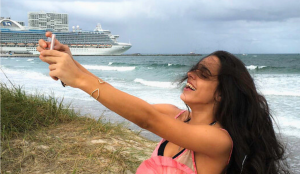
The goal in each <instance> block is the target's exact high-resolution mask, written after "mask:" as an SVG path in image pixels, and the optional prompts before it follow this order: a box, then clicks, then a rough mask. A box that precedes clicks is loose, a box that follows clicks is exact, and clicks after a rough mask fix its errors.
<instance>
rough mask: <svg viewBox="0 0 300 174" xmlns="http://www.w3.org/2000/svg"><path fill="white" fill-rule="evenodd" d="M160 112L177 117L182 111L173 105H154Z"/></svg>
mask: <svg viewBox="0 0 300 174" xmlns="http://www.w3.org/2000/svg"><path fill="white" fill-rule="evenodd" d="M152 106H153V107H154V108H155V109H156V110H157V111H158V112H160V113H162V114H165V115H168V116H170V117H173V118H174V117H175V116H176V115H177V114H178V113H180V112H181V111H182V109H179V108H178V107H176V106H175V105H172V104H153V105H152Z"/></svg>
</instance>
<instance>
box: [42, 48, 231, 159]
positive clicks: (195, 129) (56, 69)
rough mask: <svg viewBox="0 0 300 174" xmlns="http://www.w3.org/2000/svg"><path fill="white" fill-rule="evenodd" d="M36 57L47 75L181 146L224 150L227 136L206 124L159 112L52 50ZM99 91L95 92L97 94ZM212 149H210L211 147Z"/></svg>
mask: <svg viewBox="0 0 300 174" xmlns="http://www.w3.org/2000/svg"><path fill="white" fill-rule="evenodd" d="M40 59H41V60H42V61H44V62H47V63H48V64H50V65H49V70H50V73H49V74H50V76H51V77H57V78H59V79H60V80H62V81H63V82H64V83H66V84H67V85H69V86H71V87H75V88H79V89H81V90H83V91H85V92H86V93H88V94H90V95H92V96H93V97H94V98H95V99H97V100H98V101H99V102H101V103H102V104H103V105H104V106H106V107H107V108H109V109H110V110H112V111H114V112H116V113H117V114H119V115H121V116H122V117H124V118H126V119H128V120H129V121H131V122H133V123H135V124H137V125H138V126H140V127H142V128H144V129H147V130H149V131H151V132H153V133H155V134H156V135H158V136H161V137H163V138H165V139H167V140H169V141H171V142H173V143H175V144H177V145H179V146H181V147H184V148H187V149H190V150H193V151H196V152H201V153H204V154H207V155H210V156H218V155H220V154H224V153H228V152H229V151H230V149H231V139H230V137H229V135H228V134H227V133H226V132H224V131H222V130H221V129H219V128H216V127H213V126H208V125H189V124H185V123H183V122H181V121H179V120H176V119H174V118H171V117H168V116H167V115H166V114H165V113H163V112H159V110H157V109H156V108H155V107H154V106H153V105H150V104H149V103H147V102H145V101H144V100H141V99H139V98H137V97H134V96H132V95H129V94H127V93H125V92H122V91H120V90H118V89H116V88H114V87H112V86H111V85H110V84H109V83H108V82H104V83H102V80H101V79H100V81H99V79H98V78H97V77H95V76H94V75H91V73H87V72H84V71H83V70H82V69H80V68H79V67H78V66H77V65H76V63H75V62H74V61H73V59H72V57H71V56H70V55H69V54H67V53H64V52H59V51H56V50H43V51H42V52H41V54H40ZM98 92H99V95H98ZM211 149H214V150H211Z"/></svg>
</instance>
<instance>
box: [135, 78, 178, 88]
mask: <svg viewBox="0 0 300 174" xmlns="http://www.w3.org/2000/svg"><path fill="white" fill-rule="evenodd" d="M134 82H137V83H141V84H143V85H146V86H151V87H158V88H176V87H177V84H175V83H172V82H159V81H147V80H144V79H139V78H136V79H134Z"/></svg>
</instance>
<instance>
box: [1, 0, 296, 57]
mask: <svg viewBox="0 0 300 174" xmlns="http://www.w3.org/2000/svg"><path fill="white" fill-rule="evenodd" d="M299 9H300V0H86V1H84V0H1V16H2V17H11V19H13V20H16V21H24V22H25V24H26V25H27V24H28V19H27V15H28V12H41V11H43V12H55V13H67V14H68V18H69V28H70V29H71V27H72V26H77V25H79V26H80V28H82V29H83V30H94V28H95V27H96V25H97V24H98V23H100V24H101V25H102V28H103V29H105V30H110V31H111V32H112V34H114V35H120V38H119V39H118V41H119V42H125V43H131V44H132V48H131V49H130V50H128V51H127V52H126V53H142V54H152V53H153V54H154V53H160V54H163V53H166V54H168V53H174V54H183V53H190V52H194V53H200V54H207V53H211V52H213V51H216V50H226V51H229V52H231V53H240V54H243V53H245V54H250V53H254V54H255V53H300V10H299Z"/></svg>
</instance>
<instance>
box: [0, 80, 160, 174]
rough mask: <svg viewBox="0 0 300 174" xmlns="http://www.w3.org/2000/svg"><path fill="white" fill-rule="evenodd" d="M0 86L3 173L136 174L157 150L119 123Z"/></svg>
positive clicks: (50, 98) (51, 100)
mask: <svg viewBox="0 0 300 174" xmlns="http://www.w3.org/2000/svg"><path fill="white" fill-rule="evenodd" d="M0 85H1V86H0V87H1V147H2V152H1V173H135V170H136V168H137V167H138V166H139V164H140V163H141V162H142V161H143V160H145V159H147V158H149V157H150V154H151V152H152V150H153V149H154V147H155V144H156V143H155V142H152V141H149V140H146V139H144V138H141V137H139V136H138V135H137V133H134V132H132V131H129V130H128V129H127V128H126V127H125V126H124V125H123V124H112V123H105V122H103V121H102V120H101V119H99V120H95V119H92V118H89V117H88V116H81V115H80V113H76V112H75V111H74V110H72V109H70V105H68V106H64V105H63V101H58V100H57V99H55V98H54V97H51V96H44V95H27V94H25V92H24V90H22V87H16V88H8V87H7V85H5V84H0ZM100 118H101V117H100Z"/></svg>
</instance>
